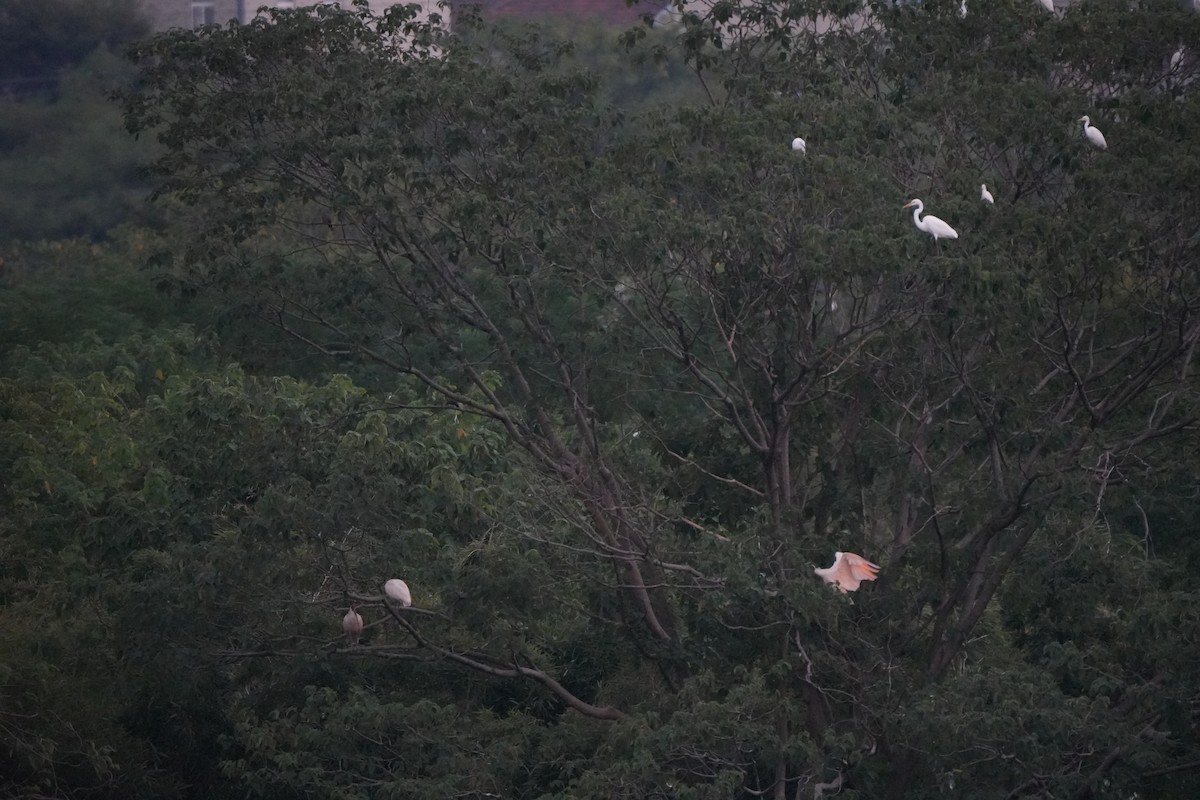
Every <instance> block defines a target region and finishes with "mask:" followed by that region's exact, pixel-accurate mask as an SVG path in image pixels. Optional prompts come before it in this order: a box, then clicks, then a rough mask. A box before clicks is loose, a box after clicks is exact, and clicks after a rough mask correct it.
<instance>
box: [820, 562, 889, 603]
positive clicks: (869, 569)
mask: <svg viewBox="0 0 1200 800" xmlns="http://www.w3.org/2000/svg"><path fill="white" fill-rule="evenodd" d="M813 572H815V573H817V574H818V575H820V576H821V579H822V580H824V581H825V582H826V583H832V584H834V585H835V586H837V587H838V588H839V589H841V590H842V593H843V594H845V593H846V592H857V591H858V585H859V584H860V583H862V582H863V581H873V580H875V576H876V575H877V574H878V573H879V566H878V565H876V564H872V563H871V562H870V561H867V560H866V559H865V558H863V557H862V556H860V555H858V554H857V553H841V552H838V553H834V554H833V564H832V565H831V566H828V567H826V568H825V569H821V568H820V567H817V568H815V569H814V570H813Z"/></svg>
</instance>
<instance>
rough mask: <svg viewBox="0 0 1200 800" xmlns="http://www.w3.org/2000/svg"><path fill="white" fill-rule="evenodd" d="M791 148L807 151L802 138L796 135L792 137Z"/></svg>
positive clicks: (802, 151)
mask: <svg viewBox="0 0 1200 800" xmlns="http://www.w3.org/2000/svg"><path fill="white" fill-rule="evenodd" d="M792 149H793V150H799V151H800V152H801V153H807V152H808V145H806V144H805V143H804V140H803V139H801V138H800V137H799V136H797V137H796V138H795V139H792Z"/></svg>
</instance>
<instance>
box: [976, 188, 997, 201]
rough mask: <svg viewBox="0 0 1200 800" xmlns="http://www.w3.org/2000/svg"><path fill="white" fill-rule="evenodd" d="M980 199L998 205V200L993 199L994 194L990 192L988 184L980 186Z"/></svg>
mask: <svg viewBox="0 0 1200 800" xmlns="http://www.w3.org/2000/svg"><path fill="white" fill-rule="evenodd" d="M979 199H980V200H982V201H983V202H985V203H991V204H992V205H995V204H996V198H994V197H992V193H991V192H989V191H988V188H987V184H986V183H981V184H979Z"/></svg>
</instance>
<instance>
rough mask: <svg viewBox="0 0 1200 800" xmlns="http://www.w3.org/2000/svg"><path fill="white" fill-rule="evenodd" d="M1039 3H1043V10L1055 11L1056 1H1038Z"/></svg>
mask: <svg viewBox="0 0 1200 800" xmlns="http://www.w3.org/2000/svg"><path fill="white" fill-rule="evenodd" d="M1038 2H1039V3H1041V4H1042V8H1044V9H1046V10H1047V11H1053V10H1054V0H1038Z"/></svg>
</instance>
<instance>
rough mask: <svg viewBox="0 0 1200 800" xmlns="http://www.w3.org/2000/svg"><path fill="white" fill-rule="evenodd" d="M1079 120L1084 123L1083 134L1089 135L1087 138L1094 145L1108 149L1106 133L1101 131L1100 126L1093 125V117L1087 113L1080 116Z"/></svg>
mask: <svg viewBox="0 0 1200 800" xmlns="http://www.w3.org/2000/svg"><path fill="white" fill-rule="evenodd" d="M1078 121H1079V122H1082V123H1083V135H1084V136H1086V137H1087V140H1088V141H1089V142H1091V143H1092V145H1093V146H1095V147H1098V148H1100V149H1101V150H1107V149H1108V142H1106V141H1104V134H1103V133H1101V132H1100V129H1099V128H1094V127H1092V118H1091V117H1089V116H1087V115H1086V114H1085V115H1084V116H1082V117H1080V118H1079V120H1078Z"/></svg>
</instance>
